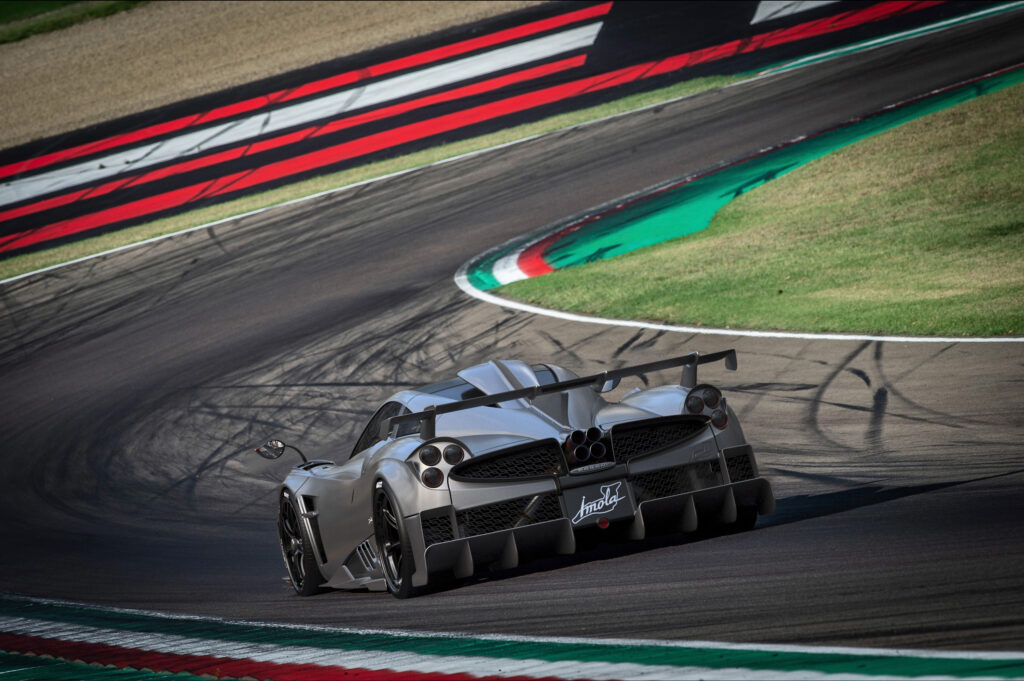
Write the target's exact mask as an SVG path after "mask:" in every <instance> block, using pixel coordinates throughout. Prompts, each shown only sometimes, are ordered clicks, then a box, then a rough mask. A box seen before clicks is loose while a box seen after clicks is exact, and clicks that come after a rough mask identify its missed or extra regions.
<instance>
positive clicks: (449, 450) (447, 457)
mask: <svg viewBox="0 0 1024 681" xmlns="http://www.w3.org/2000/svg"><path fill="white" fill-rule="evenodd" d="M465 458H466V451H465V450H464V449H463V448H462V447H460V446H459V445H457V444H455V443H450V444H445V443H443V442H439V443H435V444H427V445H423V446H421V447H419V448H418V449H417V450H416V451H415V452H413V455H412V456H411V457H409V461H411V462H413V463H416V462H418V463H419V466H418V468H419V475H420V481H421V482H422V483H423V484H424V485H426V486H427V487H430V488H432V489H435V488H437V487H440V486H441V485H443V484H444V476H445V471H446V470H449V469H451V467H452V466H455V465H456V464H459V463H461V462H462V460H463V459H465ZM442 461H443V462H444V463H443V464H442Z"/></svg>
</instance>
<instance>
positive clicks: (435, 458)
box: [420, 445, 441, 484]
mask: <svg viewBox="0 0 1024 681" xmlns="http://www.w3.org/2000/svg"><path fill="white" fill-rule="evenodd" d="M420 461H422V462H423V465H424V466H436V465H437V464H439V463H440V462H441V450H440V449H438V448H437V447H435V446H434V445H427V446H426V447H423V448H421V449H420ZM438 472H440V471H438ZM438 484H440V483H438Z"/></svg>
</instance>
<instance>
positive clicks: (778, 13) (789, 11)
mask: <svg viewBox="0 0 1024 681" xmlns="http://www.w3.org/2000/svg"><path fill="white" fill-rule="evenodd" d="M837 1H838V0H761V2H759V3H757V11H755V12H754V18H753V19H751V20H750V23H751V25H753V24H760V23H761V22H764V21H771V20H773V19H781V18H782V17H788V16H791V15H793V14H799V13H800V12H806V11H808V10H812V9H817V8H819V7H821V6H823V5H832V4H834V3H836V2H837Z"/></svg>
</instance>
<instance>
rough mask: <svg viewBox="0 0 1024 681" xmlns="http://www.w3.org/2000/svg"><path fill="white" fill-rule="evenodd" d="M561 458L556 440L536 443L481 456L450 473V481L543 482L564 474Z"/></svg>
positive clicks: (462, 464) (465, 462)
mask: <svg viewBox="0 0 1024 681" xmlns="http://www.w3.org/2000/svg"><path fill="white" fill-rule="evenodd" d="M563 466H564V464H563V462H562V454H561V450H560V448H559V445H558V442H556V441H555V440H538V441H536V442H528V443H527V444H525V445H518V446H516V447H511V448H509V449H503V450H501V451H497V452H492V453H490V454H484V455H483V456H480V457H474V458H472V459H469V460H468V461H464V462H462V463H460V464H459V465H458V466H456V467H455V468H453V469H452V472H451V479H452V480H468V481H481V480H487V481H492V482H498V481H508V480H527V479H530V478H546V477H549V476H552V475H561V474H563V473H564V470H563Z"/></svg>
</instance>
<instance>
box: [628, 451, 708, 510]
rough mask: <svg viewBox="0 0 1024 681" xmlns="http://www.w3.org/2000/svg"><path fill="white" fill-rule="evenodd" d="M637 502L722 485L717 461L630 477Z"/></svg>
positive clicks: (701, 462)
mask: <svg viewBox="0 0 1024 681" xmlns="http://www.w3.org/2000/svg"><path fill="white" fill-rule="evenodd" d="M629 482H630V484H631V485H633V491H634V493H635V494H636V499H637V501H638V502H639V501H649V500H651V499H661V498H662V497H669V496H672V495H673V494H682V493H683V492H693V491H696V490H699V489H704V488H706V487H716V486H718V485H721V484H722V467H721V466H720V465H719V464H718V461H717V460H714V459H713V460H709V461H699V462H697V463H691V464H688V465H686V466H677V467H675V468H663V469H661V470H658V471H651V472H649V473H640V474H638V475H633V476H630V478H629Z"/></svg>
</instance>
